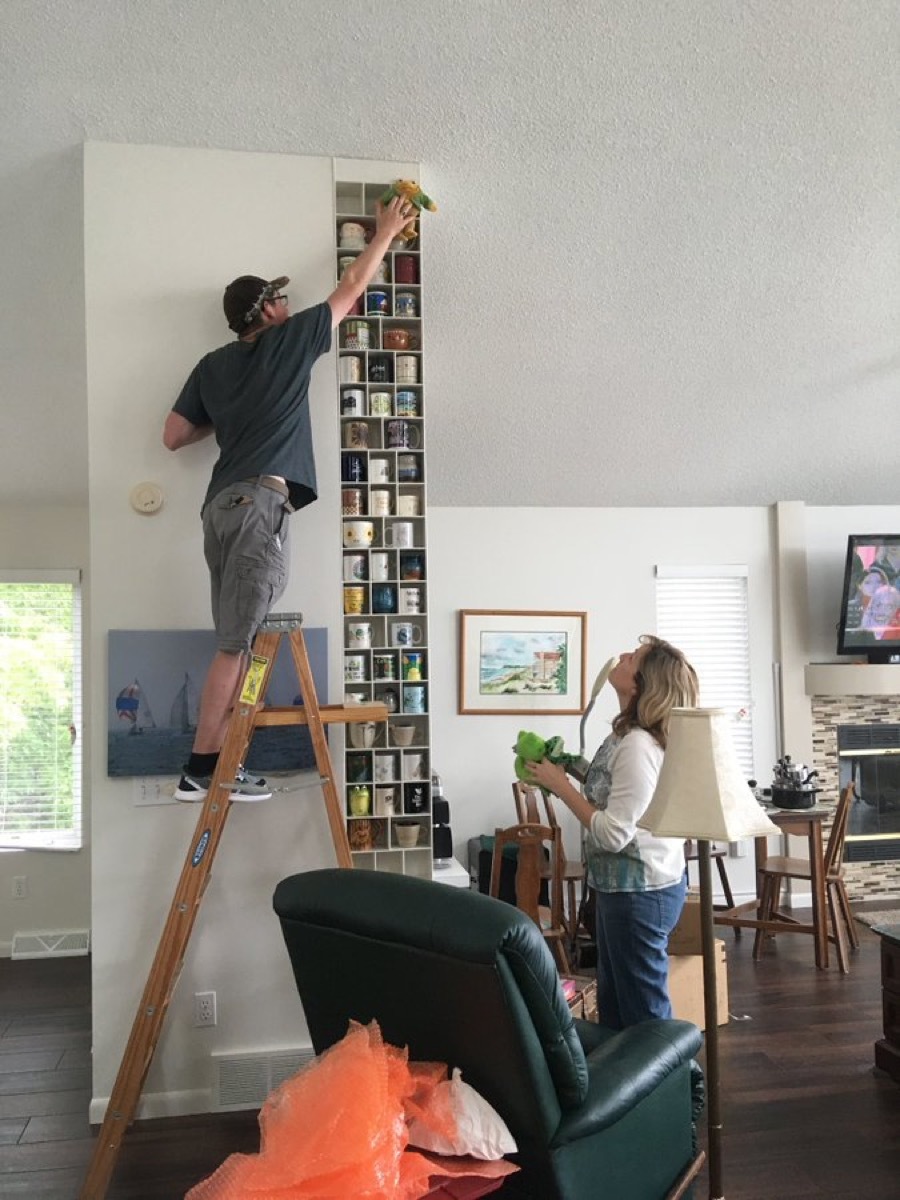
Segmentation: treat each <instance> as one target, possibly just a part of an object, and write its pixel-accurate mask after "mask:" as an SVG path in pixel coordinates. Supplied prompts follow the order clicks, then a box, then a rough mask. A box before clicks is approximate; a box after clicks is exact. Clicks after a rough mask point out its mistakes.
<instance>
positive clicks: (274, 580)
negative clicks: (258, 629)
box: [235, 546, 287, 626]
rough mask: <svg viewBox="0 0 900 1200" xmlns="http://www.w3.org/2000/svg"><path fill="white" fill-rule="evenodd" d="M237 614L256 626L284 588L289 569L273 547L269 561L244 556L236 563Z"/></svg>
mask: <svg viewBox="0 0 900 1200" xmlns="http://www.w3.org/2000/svg"><path fill="white" fill-rule="evenodd" d="M236 574H237V595H236V598H235V602H236V607H237V611H238V615H239V616H240V618H241V619H242V621H244V622H246V623H247V624H250V625H253V626H256V625H258V624H259V623H260V622H261V621H263V620H264V619H265V618H266V616H267V615H268V613H269V611H270V610H271V607H272V605H273V604H274V603H275V601H276V600H277V599H278V598H279V596H280V595H281V593H282V592H283V591H284V588H285V584H286V583H287V572H286V570H285V566H284V561H283V559H282V556H281V554H280V553H279V551H278V550H277V549H276V548H275V547H274V546H272V547H271V548H270V552H269V556H268V559H267V561H266V562H259V561H258V560H255V559H252V558H245V557H241V558H239V559H238V562H237V570H236Z"/></svg>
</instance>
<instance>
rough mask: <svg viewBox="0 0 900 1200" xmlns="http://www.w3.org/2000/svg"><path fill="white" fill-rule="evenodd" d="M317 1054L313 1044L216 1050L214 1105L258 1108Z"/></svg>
mask: <svg viewBox="0 0 900 1200" xmlns="http://www.w3.org/2000/svg"><path fill="white" fill-rule="evenodd" d="M315 1056H316V1055H315V1051H314V1050H313V1048H312V1046H303V1047H300V1048H299V1049H296V1050H275V1051H270V1052H269V1053H267V1054H214V1055H213V1056H212V1058H213V1065H214V1071H215V1080H214V1083H213V1105H214V1107H215V1109H216V1110H217V1111H219V1110H228V1109H232V1108H258V1107H259V1105H261V1104H262V1102H263V1101H264V1100H265V1098H266V1096H268V1095H269V1093H270V1092H271V1091H273V1090H274V1089H275V1088H277V1087H278V1085H279V1084H281V1083H284V1081H285V1080H286V1079H290V1077H291V1076H292V1075H296V1073H297V1072H298V1071H299V1070H300V1068H301V1067H305V1066H306V1065H307V1063H311V1062H312V1061H313V1059H314V1058H315Z"/></svg>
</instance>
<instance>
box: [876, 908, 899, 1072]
mask: <svg viewBox="0 0 900 1200" xmlns="http://www.w3.org/2000/svg"><path fill="white" fill-rule="evenodd" d="M873 929H874V932H875V933H877V934H879V935H880V937H881V1003H882V1010H883V1014H884V1015H883V1023H884V1025H883V1027H884V1037H883V1038H881V1039H880V1041H877V1042H876V1043H875V1066H876V1067H880V1068H881V1070H882V1071H887V1073H888V1075H890V1077H891V1078H892V1079H894V1080H896V1081H897V1083H900V925H875V926H873Z"/></svg>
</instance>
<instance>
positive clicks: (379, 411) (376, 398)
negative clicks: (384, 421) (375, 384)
mask: <svg viewBox="0 0 900 1200" xmlns="http://www.w3.org/2000/svg"><path fill="white" fill-rule="evenodd" d="M369 411H370V412H371V414H372V416H373V417H389V416H390V415H391V413H392V412H393V411H394V405H393V399H392V397H391V393H390V392H373V393H372V395H371V396H370V397H369Z"/></svg>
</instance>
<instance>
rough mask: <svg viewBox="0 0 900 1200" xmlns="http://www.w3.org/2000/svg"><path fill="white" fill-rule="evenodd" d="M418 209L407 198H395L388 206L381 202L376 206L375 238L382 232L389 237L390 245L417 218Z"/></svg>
mask: <svg viewBox="0 0 900 1200" xmlns="http://www.w3.org/2000/svg"><path fill="white" fill-rule="evenodd" d="M417 212H418V209H417V208H416V206H415V205H414V204H413V203H412V202H411V201H409V200H407V199H406V197H405V196H394V198H393V199H392V200H390V201H389V202H388V204H387V206H385V205H383V204H382V203H381V201H380V200H379V201H378V203H377V204H376V205H375V237H376V238H377V237H378V235H379V233H381V232H382V231H383V232H384V233H385V234H386V235H387V240H388V245H390V243H391V242H392V241H393V240H394V238H397V237H399V236H400V234H401V233H402V232H403V230H404V229H405V228H406V226H407V225H408V224H409V223H410V221H411V220H412V219H413V218H414V217H415V215H416V213H417Z"/></svg>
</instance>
